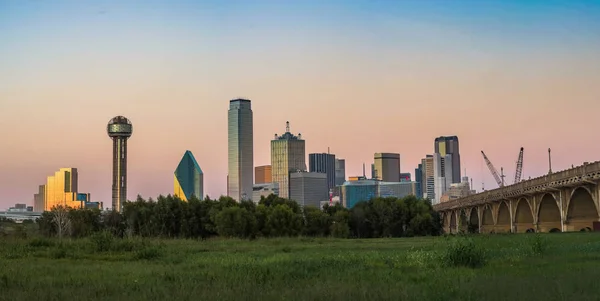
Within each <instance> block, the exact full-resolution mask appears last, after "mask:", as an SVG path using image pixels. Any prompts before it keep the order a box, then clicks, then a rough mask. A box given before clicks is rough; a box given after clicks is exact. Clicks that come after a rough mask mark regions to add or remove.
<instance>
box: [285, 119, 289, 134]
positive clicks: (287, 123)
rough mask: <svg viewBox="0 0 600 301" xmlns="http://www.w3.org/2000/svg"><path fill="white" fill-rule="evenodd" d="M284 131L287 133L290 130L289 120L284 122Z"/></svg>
mask: <svg viewBox="0 0 600 301" xmlns="http://www.w3.org/2000/svg"><path fill="white" fill-rule="evenodd" d="M285 131H286V132H288V133H289V132H290V122H289V121H286V122H285Z"/></svg>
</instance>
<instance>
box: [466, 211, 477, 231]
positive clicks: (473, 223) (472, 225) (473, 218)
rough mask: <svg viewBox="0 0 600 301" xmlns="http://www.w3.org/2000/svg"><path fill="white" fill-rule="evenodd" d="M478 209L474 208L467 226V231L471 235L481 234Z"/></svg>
mask: <svg viewBox="0 0 600 301" xmlns="http://www.w3.org/2000/svg"><path fill="white" fill-rule="evenodd" d="M478 211H479V210H478V208H477V207H473V208H472V209H471V214H470V216H469V225H468V226H467V231H468V232H469V233H479V212H478Z"/></svg>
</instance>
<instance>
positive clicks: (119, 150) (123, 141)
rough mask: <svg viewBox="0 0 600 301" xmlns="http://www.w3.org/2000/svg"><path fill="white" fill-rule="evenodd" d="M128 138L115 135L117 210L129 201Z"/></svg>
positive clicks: (115, 200) (115, 203)
mask: <svg viewBox="0 0 600 301" xmlns="http://www.w3.org/2000/svg"><path fill="white" fill-rule="evenodd" d="M127 138H128V137H113V175H112V208H113V210H115V211H117V212H121V210H122V209H123V204H124V203H125V201H127Z"/></svg>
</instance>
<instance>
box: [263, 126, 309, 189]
mask: <svg viewBox="0 0 600 301" xmlns="http://www.w3.org/2000/svg"><path fill="white" fill-rule="evenodd" d="M297 171H306V144H305V142H304V140H302V134H298V136H295V135H293V134H292V133H290V123H289V121H288V122H286V132H285V133H284V134H283V135H281V136H277V134H275V139H273V140H271V174H272V176H273V177H272V182H273V183H279V196H280V197H282V198H289V196H290V185H289V183H290V173H291V172H297Z"/></svg>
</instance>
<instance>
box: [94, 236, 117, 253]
mask: <svg viewBox="0 0 600 301" xmlns="http://www.w3.org/2000/svg"><path fill="white" fill-rule="evenodd" d="M90 241H91V242H92V245H93V247H94V251H96V252H107V251H110V250H111V249H112V247H113V243H114V241H115V237H114V236H113V235H112V234H111V233H110V232H108V231H102V232H98V233H94V234H93V235H92V236H90Z"/></svg>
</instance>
